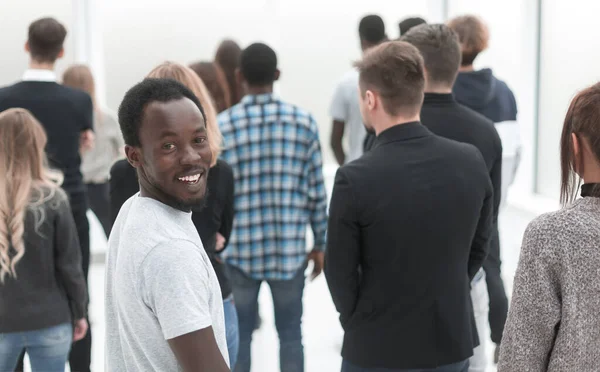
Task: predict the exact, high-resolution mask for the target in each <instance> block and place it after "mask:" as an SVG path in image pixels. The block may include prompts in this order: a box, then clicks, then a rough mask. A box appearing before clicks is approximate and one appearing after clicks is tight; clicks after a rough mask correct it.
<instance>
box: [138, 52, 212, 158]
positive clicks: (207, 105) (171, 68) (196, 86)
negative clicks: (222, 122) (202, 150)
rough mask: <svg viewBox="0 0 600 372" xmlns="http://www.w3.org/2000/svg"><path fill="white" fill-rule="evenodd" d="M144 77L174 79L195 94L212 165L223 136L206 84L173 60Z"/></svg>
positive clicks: (190, 70) (188, 69) (187, 68)
mask: <svg viewBox="0 0 600 372" xmlns="http://www.w3.org/2000/svg"><path fill="white" fill-rule="evenodd" d="M146 77H147V78H156V79H173V80H176V81H178V82H180V83H181V84H183V85H185V86H186V87H187V88H188V89H189V90H191V91H192V93H194V94H195V95H196V97H198V100H199V101H200V104H201V105H202V107H203V108H204V113H205V115H206V132H207V134H208V146H209V147H210V151H211V153H212V163H211V164H210V166H211V167H213V166H214V165H215V164H217V159H218V157H219V154H220V153H221V141H222V139H223V138H222V136H221V131H220V130H219V125H218V123H217V112H216V111H215V107H214V105H213V103H212V98H211V96H210V93H209V92H208V89H206V85H204V82H203V81H202V79H200V77H199V76H198V75H196V73H195V72H194V71H193V70H192V69H190V68H189V67H187V66H184V65H182V64H179V63H175V62H164V63H162V64H160V65H158V66H157V67H155V68H154V70H152V71H150V73H149V74H148V75H147V76H146Z"/></svg>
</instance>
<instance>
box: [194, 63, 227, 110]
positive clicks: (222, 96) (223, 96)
mask: <svg viewBox="0 0 600 372" xmlns="http://www.w3.org/2000/svg"><path fill="white" fill-rule="evenodd" d="M190 68H191V69H192V70H193V71H194V72H195V73H196V74H197V75H198V76H200V78H201V79H202V81H204V84H206V88H208V91H209V92H210V95H211V97H212V99H213V102H214V104H215V108H216V109H217V112H222V111H225V110H227V109H228V108H229V107H231V101H230V99H229V87H228V86H227V79H226V78H225V74H224V73H223V70H222V69H221V67H219V65H218V64H216V63H214V62H196V63H193V64H191V65H190Z"/></svg>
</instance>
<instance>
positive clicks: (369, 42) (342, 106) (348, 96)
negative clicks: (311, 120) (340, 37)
mask: <svg viewBox="0 0 600 372" xmlns="http://www.w3.org/2000/svg"><path fill="white" fill-rule="evenodd" d="M358 35H359V37H360V46H361V49H362V51H363V53H364V52H365V51H366V50H368V49H369V48H372V47H374V46H376V45H378V44H380V43H381V42H383V41H386V40H387V36H386V34H385V24H384V23H383V19H381V17H379V16H377V15H368V16H366V17H364V18H363V19H361V21H360V23H359V25H358ZM358 102H359V100H358V72H357V71H355V70H352V71H350V72H348V73H347V74H346V75H345V76H344V77H343V78H342V80H341V81H340V82H339V84H338V86H337V88H336V89H335V93H334V95H333V100H332V102H331V106H330V108H329V114H330V115H331V117H332V118H333V128H332V131H331V148H332V150H333V153H334V155H335V158H336V160H337V162H338V164H339V165H343V164H344V163H348V162H351V161H352V160H355V159H358V158H359V157H360V156H361V155H362V153H363V142H364V140H365V136H366V134H367V131H366V129H365V127H364V125H363V121H362V117H361V115H360V109H359V105H358ZM344 135H345V136H347V138H348V145H349V146H348V152H347V153H346V152H345V151H344V146H343V144H342V142H343V138H344Z"/></svg>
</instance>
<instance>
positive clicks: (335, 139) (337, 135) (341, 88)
mask: <svg viewBox="0 0 600 372" xmlns="http://www.w3.org/2000/svg"><path fill="white" fill-rule="evenodd" d="M348 111H349V109H348V100H347V99H346V87H345V85H344V82H341V83H340V84H339V85H338V86H337V87H336V89H335V92H334V93H333V99H332V101H331V105H330V107H329V115H330V116H331V117H332V118H333V126H332V128H331V140H330V144H331V149H332V150H333V154H334V155H335V159H336V160H337V162H338V164H339V165H343V164H344V162H345V161H346V154H345V153H344V147H343V145H342V139H343V138H344V127H345V126H346V122H347V121H348V117H349V112H348Z"/></svg>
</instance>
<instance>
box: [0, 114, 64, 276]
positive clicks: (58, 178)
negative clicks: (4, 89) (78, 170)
mask: <svg viewBox="0 0 600 372" xmlns="http://www.w3.org/2000/svg"><path fill="white" fill-rule="evenodd" d="M46 142H47V137H46V132H45V131H44V128H43V127H42V125H41V124H40V123H39V122H38V121H37V120H36V119H35V118H34V117H33V115H32V114H31V113H30V112H29V111H27V110H25V109H21V108H13V109H9V110H6V111H4V112H1V113H0V174H1V175H2V176H1V177H0V283H2V284H3V283H4V281H5V279H6V276H9V277H13V278H16V277H17V273H16V269H15V268H16V265H17V263H18V262H19V260H20V259H21V258H22V257H23V255H24V254H25V244H24V241H23V234H24V232H25V213H26V211H27V210H28V209H29V210H32V211H33V212H35V216H36V218H35V229H36V231H37V229H38V228H39V227H40V226H41V224H42V222H43V221H44V219H45V210H44V208H43V205H44V203H46V202H47V201H48V200H50V199H52V198H53V197H54V194H55V193H56V192H57V190H59V187H58V185H59V184H60V183H61V182H62V174H60V172H56V171H53V170H50V169H49V168H48V166H47V160H46V154H45V152H44V148H45V146H46Z"/></svg>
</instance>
